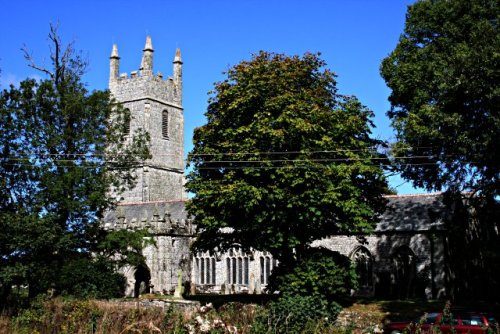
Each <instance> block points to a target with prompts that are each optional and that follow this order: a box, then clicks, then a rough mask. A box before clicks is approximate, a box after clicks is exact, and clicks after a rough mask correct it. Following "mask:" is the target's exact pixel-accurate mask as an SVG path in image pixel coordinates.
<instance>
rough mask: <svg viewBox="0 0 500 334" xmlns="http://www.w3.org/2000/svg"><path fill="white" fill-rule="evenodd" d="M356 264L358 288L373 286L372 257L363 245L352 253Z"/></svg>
mask: <svg viewBox="0 0 500 334" xmlns="http://www.w3.org/2000/svg"><path fill="white" fill-rule="evenodd" d="M353 260H354V262H355V265H356V273H357V274H358V278H359V287H360V288H371V287H372V286H373V259H372V256H371V254H370V252H369V251H368V249H366V248H365V247H359V248H358V249H357V250H356V251H355V252H354V255H353Z"/></svg>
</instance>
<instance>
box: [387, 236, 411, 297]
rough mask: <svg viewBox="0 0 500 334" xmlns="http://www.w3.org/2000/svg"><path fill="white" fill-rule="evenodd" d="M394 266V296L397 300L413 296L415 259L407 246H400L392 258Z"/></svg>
mask: <svg viewBox="0 0 500 334" xmlns="http://www.w3.org/2000/svg"><path fill="white" fill-rule="evenodd" d="M392 262H393V265H394V294H395V297H396V298H398V299H408V298H410V297H414V294H415V283H416V280H415V274H416V257H415V254H414V253H413V251H412V250H411V249H410V247H408V246H401V247H399V248H398V249H396V251H395V252H394V255H393V257H392Z"/></svg>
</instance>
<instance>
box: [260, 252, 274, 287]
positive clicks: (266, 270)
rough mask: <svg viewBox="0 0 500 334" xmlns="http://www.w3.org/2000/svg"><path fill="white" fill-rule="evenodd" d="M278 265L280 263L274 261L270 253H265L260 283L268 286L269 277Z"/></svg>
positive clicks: (262, 257)
mask: <svg viewBox="0 0 500 334" xmlns="http://www.w3.org/2000/svg"><path fill="white" fill-rule="evenodd" d="M277 265H278V261H277V260H274V259H273V258H272V257H271V255H270V254H269V253H267V252H266V253H265V254H264V255H262V256H261V257H260V283H261V284H268V283H269V276H271V273H272V272H273V269H274V267H276V266H277Z"/></svg>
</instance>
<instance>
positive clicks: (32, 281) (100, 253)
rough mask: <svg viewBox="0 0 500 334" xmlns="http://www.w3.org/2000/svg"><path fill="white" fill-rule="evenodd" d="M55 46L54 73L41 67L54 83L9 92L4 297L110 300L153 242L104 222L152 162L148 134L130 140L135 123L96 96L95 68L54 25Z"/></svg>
mask: <svg viewBox="0 0 500 334" xmlns="http://www.w3.org/2000/svg"><path fill="white" fill-rule="evenodd" d="M49 38H50V40H51V43H52V45H51V50H52V51H53V53H52V54H51V60H52V65H53V66H52V67H53V68H52V69H50V70H48V69H42V68H38V67H36V65H33V67H35V68H38V69H41V70H42V71H43V72H45V73H46V74H48V75H49V76H50V78H49V79H47V80H40V81H38V82H37V81H35V80H33V79H27V80H24V81H22V82H21V83H20V85H19V87H14V86H11V87H10V88H9V89H5V90H3V91H2V92H1V93H0V123H1V124H2V126H1V127H0V189H1V192H0V230H1V231H2V233H0V297H2V298H5V297H6V296H7V295H8V294H9V291H10V289H11V287H12V286H13V285H17V286H28V288H29V293H30V296H34V295H36V294H38V293H41V292H46V291H47V290H48V289H55V291H57V292H68V293H78V294H84V295H96V296H109V291H110V290H109V291H104V290H108V288H109V286H108V285H106V283H104V281H105V280H106V277H108V278H109V280H110V282H114V283H116V282H117V280H118V281H119V279H117V277H115V276H114V275H108V274H109V273H110V272H112V271H113V269H114V266H113V265H114V264H120V263H122V261H125V262H140V261H141V256H140V250H141V247H142V240H143V236H144V235H143V234H142V233H137V234H133V233H129V232H108V231H104V230H103V228H102V227H101V226H100V223H99V221H100V218H102V216H103V213H104V212H105V210H107V209H109V208H110V207H111V205H112V204H113V203H114V200H115V199H114V198H113V197H112V196H109V195H110V190H111V189H112V188H114V189H116V190H117V193H119V191H120V189H123V188H124V187H126V186H128V185H131V184H132V183H133V177H132V174H131V172H130V168H131V167H133V166H135V165H137V164H138V163H139V162H140V161H141V160H142V159H143V158H145V157H146V158H147V157H148V156H149V150H148V136H147V134H145V133H142V132H137V133H135V134H134V135H132V136H130V138H124V135H123V130H124V128H125V127H126V124H125V123H126V122H127V120H128V119H129V118H130V115H129V114H128V113H127V112H126V111H125V110H124V109H123V108H121V107H120V106H119V105H116V104H113V103H112V102H111V100H110V96H109V93H108V92H105V91H94V92H89V91H88V90H87V88H86V87H85V85H84V84H83V83H82V82H81V76H82V74H83V73H84V70H85V65H86V63H85V62H84V61H82V59H81V57H80V56H79V54H77V53H75V52H74V50H73V47H72V45H69V46H68V47H67V48H63V47H62V44H61V41H60V39H59V37H58V36H57V34H56V31H55V29H54V28H53V27H52V30H51V33H50V35H49ZM28 58H29V57H28ZM29 59H31V58H29ZM129 246H131V247H129ZM101 270H102V272H100V273H99V271H101ZM111 285H112V284H111ZM115 291H116V289H115ZM2 298H0V299H2Z"/></svg>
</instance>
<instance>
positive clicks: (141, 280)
mask: <svg viewBox="0 0 500 334" xmlns="http://www.w3.org/2000/svg"><path fill="white" fill-rule="evenodd" d="M134 278H135V284H134V298H138V297H139V295H140V294H143V293H149V292H150V291H149V287H150V285H151V272H150V271H149V268H148V266H147V265H146V264H140V265H138V266H137V268H136V270H135V273H134Z"/></svg>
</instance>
